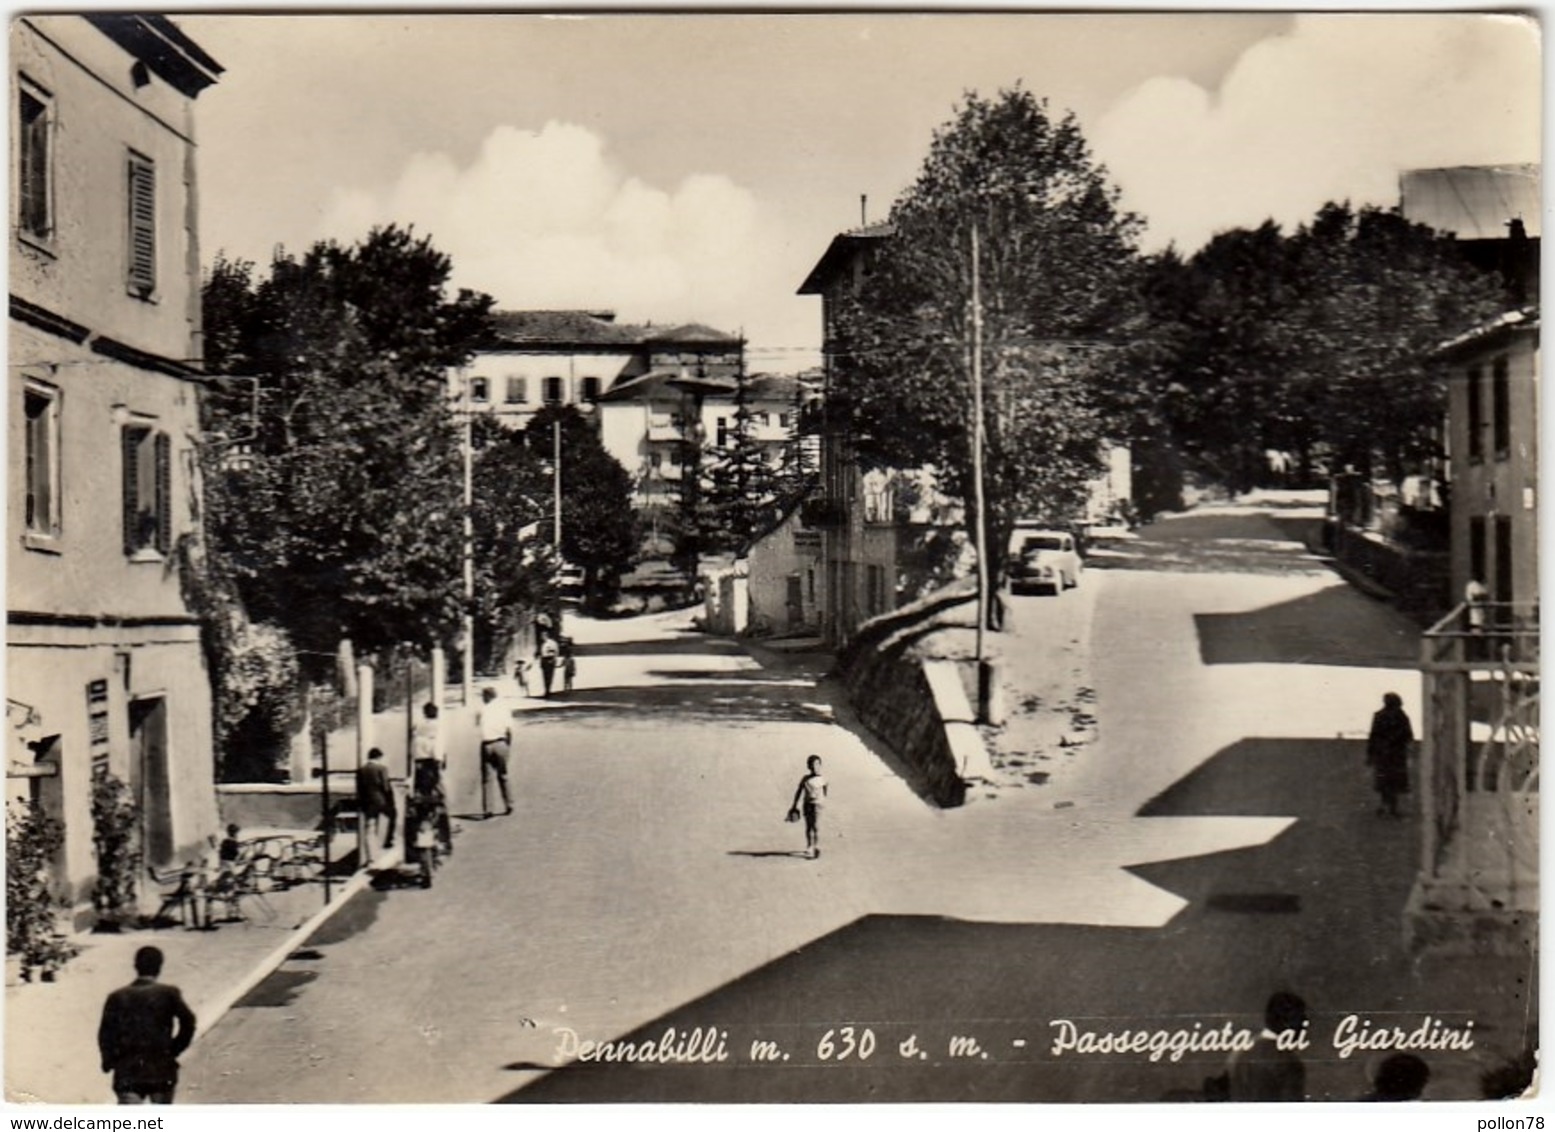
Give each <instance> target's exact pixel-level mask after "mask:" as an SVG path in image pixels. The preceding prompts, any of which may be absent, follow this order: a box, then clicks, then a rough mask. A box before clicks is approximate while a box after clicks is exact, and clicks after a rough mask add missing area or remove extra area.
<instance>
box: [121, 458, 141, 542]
mask: <svg viewBox="0 0 1555 1132" xmlns="http://www.w3.org/2000/svg"><path fill="white" fill-rule="evenodd" d="M119 455H120V463H121V464H123V466H124V475H123V477H122V478H123V483H124V553H125V554H134V553H135V552H136V551H137V550H139V549H140V546H139V541H140V538H139V532H138V529H137V528H138V527H139V525H140V521H139V509H140V434H139V432H138V431H137V430H135V429H133V428H127V429H124V430H123V431H122V432H120V433H119Z"/></svg>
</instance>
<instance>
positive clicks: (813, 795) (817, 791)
mask: <svg viewBox="0 0 1555 1132" xmlns="http://www.w3.org/2000/svg"><path fill="white" fill-rule="evenodd" d="M807 765H808V766H809V768H810V772H809V773H808V774H806V775H805V776H804V777H803V778H801V779H800V780H799V789H797V790H795V791H794V804H793V805H792V806H790V807H789V810H788V815H789V820H790V821H793V820H794V818H795V817H796V816H803V818H804V843H805V850H806V855H807V856H808V857H809V858H810V859H811V860H812V861H813V860H815V859H816V858H817V857H819V856H820V855H821V829H820V826H821V806H822V805H823V804H824V801H825V798H826V779H824V778H822V777H821V756H820V755H811V756H810V758H809V760H808V762H807Z"/></svg>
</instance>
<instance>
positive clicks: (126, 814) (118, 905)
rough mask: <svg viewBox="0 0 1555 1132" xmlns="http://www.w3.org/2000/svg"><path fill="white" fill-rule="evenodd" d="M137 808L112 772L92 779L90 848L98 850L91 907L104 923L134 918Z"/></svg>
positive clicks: (138, 863)
mask: <svg viewBox="0 0 1555 1132" xmlns="http://www.w3.org/2000/svg"><path fill="white" fill-rule="evenodd" d="M139 825H140V809H139V807H137V806H136V805H135V802H134V800H133V799H131V798H130V792H129V788H128V787H126V786H125V785H124V783H123V782H121V781H120V780H119V779H118V778H115V777H114V776H113V775H111V774H103V775H98V776H97V777H95V778H94V779H93V780H92V848H93V849H94V850H95V851H96V853H97V884H96V886H95V887H94V888H93V889H92V907H93V908H94V909H96V911H97V918H98V921H99V923H100V924H103V925H104V926H113V925H119V924H122V923H124V922H125V921H126V920H130V919H133V918H134V916H135V914H136V911H135V891H136V882H137V880H138V878H139V877H140V856H141V855H140V846H139V844H137V837H136V833H137V830H138V828H139Z"/></svg>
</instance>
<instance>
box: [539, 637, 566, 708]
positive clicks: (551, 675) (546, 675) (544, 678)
mask: <svg viewBox="0 0 1555 1132" xmlns="http://www.w3.org/2000/svg"><path fill="white" fill-rule="evenodd" d="M560 652H561V650H560V647H559V646H558V645H557V643H556V635H555V634H554V633H547V634H546V635H545V637H544V639H542V640H541V642H540V649H539V653H540V683H541V685H542V687H543V688H544V692H543V696H544V698H545V699H550V698H551V684H552V683H553V682H554V681H555V679H556V661H557V659H558V657H559V655H560Z"/></svg>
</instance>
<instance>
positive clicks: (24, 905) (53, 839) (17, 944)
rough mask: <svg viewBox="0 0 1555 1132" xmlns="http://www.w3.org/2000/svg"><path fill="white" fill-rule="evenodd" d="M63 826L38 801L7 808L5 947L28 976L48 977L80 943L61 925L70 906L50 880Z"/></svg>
mask: <svg viewBox="0 0 1555 1132" xmlns="http://www.w3.org/2000/svg"><path fill="white" fill-rule="evenodd" d="M64 841H65V831H64V828H63V827H62V826H61V825H60V824H59V822H57V821H55V820H54V819H53V818H51V817H49V816H48V815H47V814H45V813H44V812H43V810H42V808H41V807H39V806H38V804H37V803H36V802H17V803H13V804H12V805H11V806H9V807H7V808H6V813H5V859H6V869H5V949H6V953H7V955H8V956H11V957H14V958H15V959H16V960H17V962H18V965H19V968H20V975H21V978H22V980H23V981H24V982H31V981H32V976H33V974H34V973H35V972H36V973H37V974H38V975H39V976H40V977H41V979H42V980H43V981H44V982H52V981H53V980H54V973H55V972H56V971H58V970H59V969H60V967H62V966H64V964H65V962H66V961H67V960H68V959H70V957H71V956H73V955H75V954H76V951H77V948H76V947H75V945H74V944H72V943H71V942H70V941H69V940H67V939H66V938H65V936H64V933H62V932H61V931H60V930H59V912H60V910H61V909H63V908H64V907H65V903H64V901H63V900H61V899H59V898H58V897H57V896H55V894H54V892H53V890H52V888H51V887H50V884H49V875H48V870H49V864H50V863H51V862H52V861H53V859H54V855H55V854H56V853H58V852H59V849H60V846H61V845H63V844H64Z"/></svg>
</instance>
